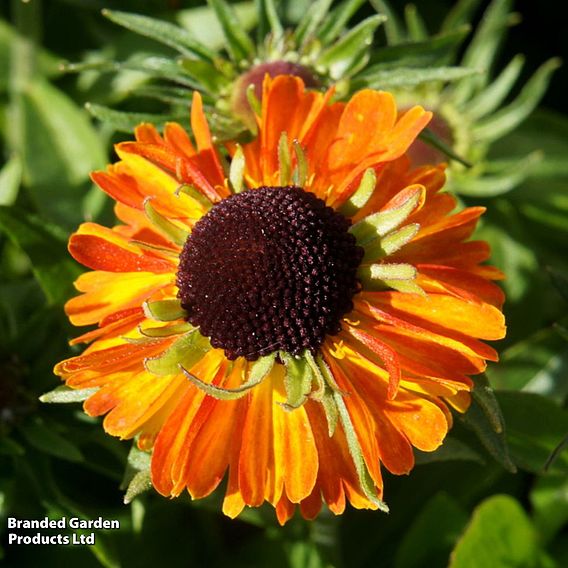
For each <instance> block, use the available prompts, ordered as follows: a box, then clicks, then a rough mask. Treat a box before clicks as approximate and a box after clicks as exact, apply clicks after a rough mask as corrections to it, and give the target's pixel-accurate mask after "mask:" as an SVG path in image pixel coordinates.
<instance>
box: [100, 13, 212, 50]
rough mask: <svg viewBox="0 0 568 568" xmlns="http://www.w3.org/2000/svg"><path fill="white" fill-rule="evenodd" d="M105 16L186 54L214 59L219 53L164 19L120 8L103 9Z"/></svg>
mask: <svg viewBox="0 0 568 568" xmlns="http://www.w3.org/2000/svg"><path fill="white" fill-rule="evenodd" d="M103 16H105V17H106V18H108V19H109V20H111V21H112V22H114V23H115V24H118V25H119V26H122V27H124V28H127V29H129V30H131V31H133V32H135V33H138V34H140V35H143V36H145V37H149V38H151V39H155V40H156V41H159V42H160V43H163V44H164V45H167V46H169V47H172V48H173V49H176V50H177V51H179V52H180V53H182V54H184V55H194V56H197V57H199V58H202V59H208V60H210V61H213V60H214V59H215V58H216V57H217V54H216V53H215V52H214V51H211V50H209V49H207V48H206V47H205V46H204V45H202V44H200V43H199V42H198V41H196V40H195V38H194V37H193V36H192V35H191V34H190V33H189V32H188V31H187V30H184V29H183V28H180V27H179V26H176V25H173V24H170V23H169V22H165V21H163V20H157V19H155V18H149V17H148V16H142V15H139V14H131V13H128V12H119V11H118V10H107V9H104V10H103Z"/></svg>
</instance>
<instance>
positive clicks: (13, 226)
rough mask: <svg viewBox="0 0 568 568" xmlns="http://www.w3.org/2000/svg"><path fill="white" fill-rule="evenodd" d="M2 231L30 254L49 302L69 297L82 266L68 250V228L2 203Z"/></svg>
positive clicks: (36, 274) (0, 221) (0, 208)
mask: <svg viewBox="0 0 568 568" xmlns="http://www.w3.org/2000/svg"><path fill="white" fill-rule="evenodd" d="M0 231H2V232H4V233H5V234H6V235H7V236H8V237H9V239H10V240H11V241H12V242H13V243H14V244H15V245H16V246H17V247H19V248H20V249H21V250H22V251H24V252H25V253H26V254H27V256H28V257H29V259H30V262H31V267H32V270H33V273H34V275H35V277H36V279H37V281H38V282H39V284H40V286H41V288H42V290H43V292H44V294H45V296H46V298H47V300H48V302H49V303H50V304H60V303H62V302H63V301H64V300H66V299H67V298H68V297H69V295H70V293H71V290H72V282H73V281H74V280H75V278H77V276H78V275H79V274H80V272H81V270H80V268H79V266H78V265H77V264H76V263H75V262H74V261H73V260H72V259H71V258H70V256H69V253H68V252H67V246H66V243H67V239H66V234H65V232H64V231H62V230H61V229H60V228H59V227H57V226H56V225H52V224H50V223H48V222H47V221H46V220H45V219H41V218H40V217H37V216H35V215H31V214H29V213H26V212H24V211H23V210H21V209H19V208H17V207H15V206H12V207H3V206H0Z"/></svg>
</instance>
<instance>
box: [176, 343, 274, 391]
mask: <svg viewBox="0 0 568 568" xmlns="http://www.w3.org/2000/svg"><path fill="white" fill-rule="evenodd" d="M275 359H276V353H271V354H270V355H266V356H265V357H261V358H260V359H258V360H257V361H255V362H254V363H253V364H252V366H251V368H250V372H249V376H248V378H247V380H246V382H245V383H243V384H242V385H241V386H240V387H237V388H234V389H226V388H223V387H218V386H217V385H213V384H211V383H205V382H203V381H202V380H201V379H199V378H197V377H196V376H195V375H192V374H191V373H190V372H189V371H187V370H186V369H185V368H184V367H183V365H180V369H181V371H182V372H183V374H184V375H185V376H186V377H187V378H188V379H189V380H190V382H191V383H192V384H194V385H195V386H196V387H198V388H199V389H201V390H202V391H204V392H205V393H206V394H208V395H209V396H212V397H213V398H216V399H218V400H236V399H239V398H242V397H243V396H245V395H246V394H247V393H248V392H249V391H250V390H251V389H253V388H254V387H256V386H258V385H259V384H260V383H261V382H262V381H263V380H264V379H265V378H266V377H267V376H268V374H269V373H270V371H271V370H272V367H273V366H274V362H275Z"/></svg>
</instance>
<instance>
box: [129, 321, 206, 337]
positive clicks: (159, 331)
mask: <svg viewBox="0 0 568 568" xmlns="http://www.w3.org/2000/svg"><path fill="white" fill-rule="evenodd" d="M193 329H195V328H194V327H193V326H192V325H191V324H189V323H178V324H174V325H167V326H163V327H147V328H145V329H142V328H141V327H140V326H138V331H139V332H140V333H141V334H142V335H144V336H145V337H152V338H156V337H171V336H172V335H180V334H182V333H187V332H188V331H192V330H193Z"/></svg>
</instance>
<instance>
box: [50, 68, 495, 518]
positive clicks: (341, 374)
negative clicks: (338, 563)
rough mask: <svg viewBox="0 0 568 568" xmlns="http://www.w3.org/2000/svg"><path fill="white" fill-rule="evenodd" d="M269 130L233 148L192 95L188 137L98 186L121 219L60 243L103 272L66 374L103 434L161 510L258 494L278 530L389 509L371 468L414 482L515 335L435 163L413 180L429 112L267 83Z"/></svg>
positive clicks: (117, 168)
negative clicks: (144, 475)
mask: <svg viewBox="0 0 568 568" xmlns="http://www.w3.org/2000/svg"><path fill="white" fill-rule="evenodd" d="M263 91H264V92H263V96H262V108H261V109H260V113H259V114H258V116H256V120H257V124H258V132H259V134H258V137H257V138H256V139H255V140H253V141H252V142H250V143H247V144H245V145H243V146H239V145H238V144H236V143H230V144H228V147H227V149H228V152H229V154H230V157H231V161H230V168H229V171H228V175H226V174H225V170H224V168H223V159H222V156H221V154H220V153H219V152H218V150H217V149H216V148H215V147H214V145H213V143H212V140H211V136H210V132H209V128H208V124H207V121H206V120H205V118H204V115H203V111H202V105H201V98H200V96H199V95H198V94H196V95H195V96H194V101H193V106H192V113H191V125H192V131H193V138H194V141H192V140H191V139H190V136H189V135H188V134H187V133H186V132H185V131H184V130H183V129H182V128H181V126H179V125H178V124H175V123H170V124H168V125H166V127H165V130H164V133H163V136H161V135H160V134H159V133H158V132H157V130H156V129H155V128H154V127H153V126H151V125H149V124H143V125H141V126H139V127H138V128H137V131H136V139H137V141H136V142H126V143H122V144H119V145H118V146H117V153H118V155H119V157H120V159H121V160H120V161H119V162H118V163H117V164H114V165H112V166H109V167H108V169H107V170H106V171H104V172H96V173H95V174H93V179H94V180H95V182H96V183H97V184H98V185H99V186H100V187H101V188H102V189H103V190H104V191H105V192H106V193H108V194H109V195H110V196H112V197H113V198H114V199H116V201H117V204H116V214H117V216H118V218H119V219H120V220H121V222H122V224H120V225H118V226H116V227H114V228H112V229H108V228H105V227H101V226H99V225H96V224H93V223H85V224H83V225H82V226H81V227H80V228H79V230H78V231H77V232H76V233H75V234H74V235H73V236H72V237H71V240H70V244H69V250H70V251H71V254H72V255H73V256H74V257H75V258H76V259H77V260H78V261H79V262H81V263H82V264H84V265H86V266H87V267H89V268H91V269H92V270H93V271H92V272H87V273H86V274H84V275H82V276H81V277H80V278H79V279H78V280H77V282H76V286H77V288H78V290H79V291H80V292H82V294H81V295H80V296H78V297H76V298H73V299H71V300H70V301H69V302H68V304H67V306H66V310H67V313H68V315H69V317H70V319H71V321H72V322H73V323H74V324H76V325H91V324H97V325H98V326H97V328H95V329H94V330H92V331H89V332H87V333H86V334H84V335H82V336H81V337H79V338H77V339H75V340H74V343H80V342H87V343H90V345H89V346H88V347H87V349H86V350H85V352H84V353H83V354H82V355H80V356H77V357H73V358H71V359H68V360H66V361H63V362H61V363H60V364H58V365H57V366H56V369H55V372H56V373H57V374H58V375H60V376H61V377H63V378H64V379H65V381H66V383H67V385H68V386H69V387H71V388H76V389H77V388H94V389H96V392H95V393H94V394H92V395H91V396H90V398H88V400H86V402H85V410H86V412H87V413H89V414H90V415H93V416H99V415H105V414H106V417H105V419H104V423H103V424H104V427H105V429H106V431H107V432H108V433H110V434H112V435H115V436H119V437H121V438H132V437H135V436H136V437H137V443H138V446H139V447H140V448H141V449H144V450H151V449H152V451H153V455H152V482H153V485H154V487H155V488H156V489H157V490H158V491H159V492H160V493H161V494H163V495H166V496H176V495H179V494H180V493H182V492H183V491H184V490H185V489H187V490H188V491H189V493H190V494H191V496H192V497H193V498H200V497H204V496H206V495H208V494H209V493H211V492H212V491H213V490H214V489H215V488H216V487H217V486H218V485H219V483H220V482H221V480H222V479H223V478H224V477H225V475H226V474H227V475H228V484H227V492H226V497H225V501H224V505H223V510H224V512H225V513H226V514H228V515H230V516H232V517H233V516H236V515H238V514H239V513H240V511H241V510H242V509H243V508H244V507H245V506H247V505H248V506H253V507H254V506H259V505H261V504H262V503H263V502H264V501H268V502H270V503H271V504H272V505H273V506H274V507H275V508H276V512H277V515H278V519H279V520H280V522H282V523H283V522H285V521H286V520H287V519H288V518H290V516H291V515H292V514H293V512H294V509H295V507H296V505H299V507H300V510H301V513H302V514H303V515H304V516H305V517H306V518H313V517H315V516H316V515H317V514H318V512H319V510H320V508H321V506H322V502H325V503H326V504H327V505H328V506H329V508H330V509H331V510H332V511H333V512H334V513H336V514H339V513H341V512H342V511H343V510H344V508H345V504H346V501H349V502H351V504H352V505H353V506H354V507H357V508H371V509H376V508H382V509H385V508H386V505H385V504H384V503H383V501H382V496H383V482H382V476H381V468H382V467H385V468H386V469H387V470H389V471H390V472H392V473H395V474H403V473H408V472H409V471H410V470H411V469H412V467H413V464H414V457H413V452H412V448H413V447H415V448H418V449H420V450H423V451H433V450H435V449H436V448H437V447H439V445H440V444H441V443H442V441H443V440H444V437H445V435H446V433H447V431H448V428H449V427H450V426H451V422H452V415H451V413H450V411H449V407H450V406H451V407H454V408H456V409H457V410H458V411H463V410H465V409H466V408H467V405H468V402H469V395H468V391H470V389H471V388H472V380H471V378H470V375H475V374H477V373H480V372H482V371H483V370H484V368H485V366H486V360H488V359H489V360H495V359H496V353H495V351H494V350H493V349H492V348H490V347H488V346H487V345H485V344H484V343H483V342H482V341H480V340H483V339H486V340H492V339H499V338H501V337H503V335H504V324H503V317H502V314H501V312H500V309H499V308H500V306H501V303H502V301H503V297H502V293H501V292H500V290H499V288H498V287H497V286H496V285H495V284H493V283H492V282H491V280H492V279H495V278H499V277H500V273H499V271H497V270H496V269H494V268H492V267H489V266H486V265H482V264H481V263H482V262H483V261H485V260H486V259H487V258H488V255H489V250H488V246H487V245H486V243H484V242H478V241H467V239H468V238H469V237H470V235H471V233H472V231H473V230H474V228H475V226H476V223H477V219H478V217H479V216H480V215H481V213H482V212H483V209H482V208H470V209H466V210H464V211H461V212H459V213H455V214H452V211H453V209H454V207H455V204H456V202H455V199H454V198H453V197H452V196H451V195H449V194H447V193H443V192H441V191H440V190H441V188H442V186H443V183H444V168H443V166H435V167H429V166H426V167H421V168H419V169H416V170H410V169H409V160H408V159H407V157H406V156H405V152H406V150H407V149H408V147H409V146H410V144H411V143H412V141H413V140H414V139H415V137H416V136H417V135H418V133H419V132H420V130H421V129H422V128H424V126H425V125H426V124H427V122H428V120H429V119H430V113H428V112H426V111H424V110H423V109H422V108H420V107H414V108H411V109H410V110H408V111H406V112H404V113H398V112H397V109H396V106H395V102H394V99H393V97H392V96H391V95H389V94H388V93H384V92H377V91H371V90H364V91H361V92H359V93H357V94H356V95H355V96H353V98H351V99H350V100H349V101H348V102H346V103H337V102H336V103H332V102H331V97H332V94H333V93H332V91H329V92H327V93H326V94H321V93H317V92H308V91H306V90H305V88H304V83H303V82H302V80H301V79H299V78H296V77H286V76H280V77H277V78H276V79H274V80H271V79H270V78H269V77H267V78H266V79H265V81H264V84H263Z"/></svg>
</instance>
